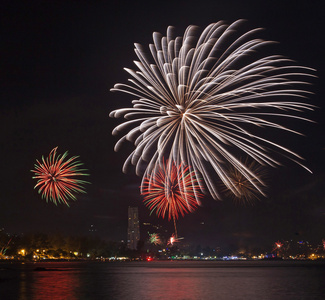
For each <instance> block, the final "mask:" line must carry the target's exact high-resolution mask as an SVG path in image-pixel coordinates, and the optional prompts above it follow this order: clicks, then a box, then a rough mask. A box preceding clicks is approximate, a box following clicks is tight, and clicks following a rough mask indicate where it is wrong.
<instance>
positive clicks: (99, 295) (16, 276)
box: [0, 261, 325, 300]
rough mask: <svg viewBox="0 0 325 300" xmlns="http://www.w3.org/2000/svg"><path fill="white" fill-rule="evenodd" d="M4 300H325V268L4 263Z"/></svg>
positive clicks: (0, 271)
mask: <svg viewBox="0 0 325 300" xmlns="http://www.w3.org/2000/svg"><path fill="white" fill-rule="evenodd" d="M39 268H45V269H43V270H40V271H37V270H38V269H39ZM0 299H1V300H2V299H3V300H7V299H8V300H10V299H19V300H25V299H26V300H29V299H33V300H44V299H60V300H61V299H67V300H74V299H135V300H146V299H150V300H151V299H208V300H209V299H250V300H251V299H266V300H267V299H272V300H282V299H286V300H290V299H294V300H296V299H303V300H304V299H325V263H324V262H307V261H300V262H296V261H289V262H287V261H277V262H269V261H225V262H223V261H218V262H213V261H207V262H205V261H203V262H200V261H196V262H190V261H166V262H159V261H153V262H120V263H109V262H50V263H49V262H47V263H46V262H45V263H25V264H22V263H11V264H10V263H0Z"/></svg>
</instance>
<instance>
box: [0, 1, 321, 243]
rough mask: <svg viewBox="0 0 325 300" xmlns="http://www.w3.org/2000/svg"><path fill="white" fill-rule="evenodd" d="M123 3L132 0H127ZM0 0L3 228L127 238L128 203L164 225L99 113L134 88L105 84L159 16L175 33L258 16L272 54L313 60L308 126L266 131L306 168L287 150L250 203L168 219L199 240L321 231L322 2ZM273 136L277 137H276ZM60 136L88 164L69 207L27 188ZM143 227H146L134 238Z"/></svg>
mask: <svg viewBox="0 0 325 300" xmlns="http://www.w3.org/2000/svg"><path fill="white" fill-rule="evenodd" d="M130 3H132V4H130ZM130 3H129V2H127V1H112V0H111V1H95V0H93V1H69V0H66V1H49V0H48V1H36V0H34V1H15V0H11V1H2V4H1V9H0V14H1V23H2V24H1V48H0V49H1V50H0V51H1V53H0V61H1V72H0V74H1V110H0V112H1V117H0V120H1V148H0V154H1V155H0V159H1V166H2V168H1V170H2V171H1V175H0V185H1V190H0V228H4V229H5V231H6V232H9V233H17V234H19V233H27V232H51V233H52V232H62V233H66V234H76V235H83V234H87V232H88V230H89V228H90V226H91V225H94V227H95V228H96V229H97V234H98V235H99V236H101V237H103V238H106V239H112V240H123V239H124V240H125V239H126V228H127V207H128V206H139V213H140V221H141V223H142V222H151V223H156V224H158V223H159V224H162V225H164V226H166V227H165V228H166V229H167V230H169V232H170V233H172V226H171V224H169V223H167V222H166V221H162V220H160V219H157V217H156V216H155V215H152V216H149V211H148V209H147V208H145V207H144V205H143V204H142V199H141V197H140V195H139V185H140V178H139V177H137V176H136V175H135V174H134V172H133V170H131V171H130V172H129V173H128V174H123V173H122V171H121V170H122V165H123V162H124V160H125V159H126V157H127V155H128V154H129V153H130V151H131V149H132V145H131V144H130V143H129V144H125V145H124V147H122V150H121V151H119V152H117V153H116V152H114V149H113V148H114V144H115V143H116V141H117V140H118V139H119V138H120V137H121V136H117V137H116V136H114V137H113V136H112V134H111V132H112V130H113V128H114V127H115V126H116V125H118V124H120V122H121V121H122V120H120V119H111V118H109V112H110V111H111V110H113V109H115V108H121V107H128V106H130V105H131V100H133V98H132V96H128V95H126V94H123V93H112V92H110V91H109V90H110V88H112V87H113V85H114V84H115V83H118V82H121V83H126V81H127V79H128V78H129V76H128V74H127V73H126V72H125V71H124V70H123V68H124V67H129V68H132V69H135V66H134V64H133V60H135V59H136V55H135V54H134V52H133V48H134V47H133V44H134V43H135V42H137V43H140V44H142V45H144V46H147V45H148V44H149V43H151V42H152V32H154V31H158V32H160V33H162V34H164V35H165V33H166V29H167V27H168V26H169V25H173V26H175V27H176V32H177V34H178V35H182V34H183V32H184V31H185V29H186V27H187V26H188V25H191V24H193V25H198V26H200V27H201V28H204V27H206V26H207V25H209V24H210V23H212V22H217V21H219V20H224V21H227V22H228V23H230V22H233V21H235V20H237V19H246V20H247V25H248V27H249V28H255V27H263V28H265V30H264V31H263V32H261V33H260V35H259V36H260V37H262V38H264V39H269V40H275V41H278V42H279V44H277V45H276V48H275V49H276V54H282V55H284V56H287V57H290V58H292V59H294V60H296V61H297V62H298V63H299V64H300V65H304V66H309V67H312V68H315V69H317V76H318V79H317V80H314V81H313V87H312V88H311V90H312V91H313V92H314V93H315V95H313V96H311V98H310V99H309V100H308V101H310V103H312V104H314V105H316V106H318V107H319V108H318V109H317V110H316V111H315V112H313V113H312V114H308V115H306V116H307V117H309V118H312V119H313V120H315V121H316V123H307V122H296V123H295V124H288V125H290V126H291V125H292V127H293V128H295V129H298V131H300V132H302V133H304V134H305V135H306V136H295V135H290V136H289V139H288V137H287V136H285V137H281V136H276V137H275V138H276V139H277V141H280V142H281V141H284V142H285V144H286V146H288V147H289V148H290V149H292V150H294V151H295V152H297V153H299V154H301V155H302V156H303V157H304V158H305V159H306V165H307V166H308V167H309V168H310V169H311V170H312V171H313V174H310V173H308V172H307V171H306V170H304V169H303V168H301V167H299V166H298V165H295V164H293V163H291V162H289V161H288V160H285V159H284V160H283V164H284V165H283V166H282V167H279V168H277V169H272V168H268V169H267V182H268V189H267V193H268V197H267V198H263V199H261V201H259V202H256V203H255V205H253V206H249V205H248V206H247V205H246V206H243V205H236V204H235V203H234V202H232V201H229V200H228V201H227V199H225V200H224V201H215V200H213V199H211V198H209V197H206V198H205V199H204V200H203V203H202V207H200V208H199V209H198V210H197V211H196V212H195V213H193V214H190V215H187V216H186V217H185V218H181V219H179V221H178V232H179V235H180V236H183V237H184V238H185V240H186V241H188V242H193V243H196V244H201V245H202V246H207V245H209V246H213V247H214V246H229V245H237V246H240V245H247V244H252V245H261V246H265V247H268V246H269V247H270V248H271V247H272V244H273V243H274V242H275V241H277V240H282V239H292V238H294V239H302V240H310V241H311V242H320V241H321V239H322V238H325V230H324V229H325V168H324V167H325V158H324V156H325V155H324V154H325V141H324V129H325V125H324V120H323V119H324V117H323V116H324V110H323V109H324V95H325V90H324V86H325V81H324V76H325V74H324V71H325V66H324V61H325V60H324V53H325V49H324V42H323V33H324V29H325V27H324V14H323V10H322V7H321V1H283V0H282V1H233V0H227V1H217V0H215V1H212V0H211V1H207V0H200V1H189V0H187V1H173V2H172V1H170V2H168V1H152V2H149V1H147V2H145V1H130ZM281 138H282V139H283V140H281ZM56 146H58V152H59V153H63V152H65V151H67V150H68V151H69V154H70V155H71V156H73V155H79V156H80V160H81V161H82V162H83V163H84V165H85V168H87V169H88V170H89V173H90V177H89V179H88V180H89V181H90V182H91V185H88V186H87V194H85V195H80V196H79V197H78V200H77V201H76V202H73V203H71V207H70V208H68V207H66V206H64V205H58V206H55V205H54V204H53V203H46V201H45V200H43V199H41V197H40V195H39V194H38V193H37V191H36V190H34V188H33V187H34V185H35V182H34V180H33V179H32V173H31V172H30V170H31V169H33V167H34V163H35V162H36V159H40V158H41V156H42V155H45V156H46V155H48V153H49V152H50V151H51V150H52V149H53V148H54V147H56ZM143 238H146V237H143Z"/></svg>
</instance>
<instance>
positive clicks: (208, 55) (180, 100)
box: [110, 20, 314, 199]
mask: <svg viewBox="0 0 325 300" xmlns="http://www.w3.org/2000/svg"><path fill="white" fill-rule="evenodd" d="M242 22H243V21H242V20H239V21H236V22H234V23H232V24H231V25H226V24H224V23H223V22H218V23H214V24H211V25H209V26H208V27H207V28H205V29H204V30H203V32H202V33H201V34H200V35H198V34H197V30H198V28H197V27H196V26H189V27H188V28H187V29H186V31H185V33H184V36H183V37H176V38H175V37H174V33H173V27H168V29H167V35H166V36H161V35H160V34H159V33H154V34H153V42H154V43H153V44H150V45H149V48H150V52H151V56H150V55H149V54H148V53H147V51H146V50H145V49H144V48H143V47H142V46H141V45H139V44H135V53H136V55H137V56H138V59H139V61H135V65H136V67H137V68H138V70H137V71H134V70H132V69H128V68H126V69H125V70H126V71H127V72H128V73H129V75H130V76H131V77H132V78H131V79H129V82H130V84H116V85H115V86H114V88H113V89H112V91H121V92H124V93H128V94H131V95H132V96H133V97H135V100H133V101H132V103H133V107H131V108H121V109H117V110H114V111H112V112H111V113H110V116H111V117H116V118H117V117H121V116H124V118H125V119H127V121H125V122H124V123H122V124H120V125H119V126H117V127H116V128H115V129H114V130H113V134H114V135H115V134H118V133H120V132H126V133H124V135H123V137H122V138H121V139H120V140H119V141H118V142H117V143H116V146H115V151H118V149H119V148H120V145H121V144H122V143H123V142H124V141H125V140H128V141H131V142H134V145H135V149H134V151H133V152H132V153H131V154H130V155H129V157H128V158H127V159H126V161H125V163H124V166H123V171H124V172H126V171H127V166H128V165H130V164H132V165H135V166H136V167H135V170H136V174H137V175H143V177H142V178H143V180H144V178H146V177H147V176H148V174H151V173H152V170H153V169H154V168H155V165H156V164H157V163H161V160H162V158H163V157H165V158H166V159H169V160H172V161H174V162H175V163H176V165H178V164H179V163H180V162H184V163H185V164H187V165H190V166H192V168H193V170H194V172H195V175H196V177H197V178H202V179H203V182H204V183H205V186H206V188H207V190H208V191H209V192H210V194H211V196H212V197H213V198H215V199H217V198H219V194H218V191H217V190H218V188H217V185H216V178H218V177H219V178H220V179H221V180H222V182H223V183H224V184H225V186H227V188H228V189H229V190H231V191H232V192H233V193H234V194H238V193H240V191H238V187H236V185H235V184H234V182H233V181H232V180H231V178H230V177H229V174H228V172H227V169H228V167H227V166H228V165H231V166H232V167H234V168H235V169H237V170H238V171H239V172H240V173H241V174H243V176H245V178H248V179H251V183H252V185H253V186H254V188H256V189H257V190H258V191H260V189H259V185H255V181H254V178H255V177H256V176H255V174H254V173H253V172H252V171H251V170H249V168H248V167H246V166H245V165H244V164H242V163H241V162H240V156H243V155H246V156H248V157H250V158H251V159H253V160H255V161H257V162H258V163H259V164H261V165H270V166H273V167H275V166H277V165H279V164H280V162H279V161H278V160H277V159H276V158H275V157H274V155H272V151H271V150H273V153H274V152H280V153H282V154H283V155H284V156H286V157H288V158H290V159H292V160H293V161H295V162H297V163H298V164H300V165H302V163H301V161H302V158H301V157H300V156H299V155H298V154H296V153H294V152H293V151H291V150H289V149H287V148H285V147H283V146H281V145H279V144H277V143H276V142H273V141H272V140H269V139H267V138H265V135H264V134H263V131H262V132H260V131H259V130H254V129H259V128H268V129H273V130H274V131H275V130H284V131H288V132H293V133H298V132H296V131H294V130H292V129H290V128H287V127H285V126H283V125H281V122H280V121H279V122H275V120H284V121H287V120H288V119H289V118H291V119H302V120H306V119H305V118H304V117H302V116H300V115H299V113H302V112H304V111H306V110H313V106H312V105H310V104H308V103H305V102H304V99H305V98H306V97H307V96H308V94H309V92H308V91H305V90H304V88H303V86H305V85H304V84H305V83H306V81H307V79H308V78H310V77H312V76H314V70H312V69H310V68H307V67H302V66H297V65H296V64H294V63H293V62H292V61H291V60H290V59H287V58H284V57H282V56H279V55H269V56H266V55H263V53H262V52H261V51H260V50H261V48H262V47H264V46H266V45H268V44H271V43H272V42H270V41H264V40H262V39H260V38H257V37H256V34H257V33H258V32H259V30H260V29H253V30H250V31H248V32H244V33H243V34H240V33H239V30H238V29H240V27H241V24H242ZM264 131H265V129H264ZM302 166H303V165H302ZM303 167H304V166H303ZM260 192H261V193H262V191H260Z"/></svg>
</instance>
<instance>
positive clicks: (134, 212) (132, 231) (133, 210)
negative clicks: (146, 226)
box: [127, 206, 140, 250]
mask: <svg viewBox="0 0 325 300" xmlns="http://www.w3.org/2000/svg"><path fill="white" fill-rule="evenodd" d="M139 240H140V226H139V212H138V208H137V207H130V206H129V208H128V239H127V246H128V248H129V249H132V250H136V249H137V245H138V242H139Z"/></svg>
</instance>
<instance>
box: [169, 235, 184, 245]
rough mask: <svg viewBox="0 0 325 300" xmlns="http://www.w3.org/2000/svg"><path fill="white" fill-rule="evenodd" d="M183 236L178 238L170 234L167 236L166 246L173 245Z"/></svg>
mask: <svg viewBox="0 0 325 300" xmlns="http://www.w3.org/2000/svg"><path fill="white" fill-rule="evenodd" d="M182 239H184V238H182V237H181V238H178V237H177V235H175V234H172V236H171V237H170V238H169V240H168V242H167V246H168V245H172V246H173V245H174V244H175V243H178V242H179V241H180V240H182Z"/></svg>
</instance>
